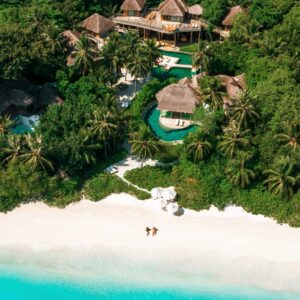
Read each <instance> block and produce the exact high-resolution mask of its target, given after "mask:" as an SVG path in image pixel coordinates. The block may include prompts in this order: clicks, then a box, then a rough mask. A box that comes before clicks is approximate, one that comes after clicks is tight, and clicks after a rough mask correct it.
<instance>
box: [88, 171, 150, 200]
mask: <svg viewBox="0 0 300 300" xmlns="http://www.w3.org/2000/svg"><path fill="white" fill-rule="evenodd" d="M113 193H117V194H118V193H128V194H130V195H132V196H135V197H137V198H138V199H140V200H145V199H149V198H150V194H149V193H146V192H143V191H140V190H138V189H136V188H135V187H133V186H131V185H129V184H127V183H126V182H124V181H123V180H122V179H121V178H119V177H117V176H116V175H111V174H106V173H100V174H99V175H98V176H96V177H94V178H92V179H90V180H88V181H87V182H86V184H85V187H84V194H85V195H86V196H87V197H88V198H89V199H91V200H93V201H99V200H102V199H103V198H105V197H107V196H109V195H110V194H113Z"/></svg>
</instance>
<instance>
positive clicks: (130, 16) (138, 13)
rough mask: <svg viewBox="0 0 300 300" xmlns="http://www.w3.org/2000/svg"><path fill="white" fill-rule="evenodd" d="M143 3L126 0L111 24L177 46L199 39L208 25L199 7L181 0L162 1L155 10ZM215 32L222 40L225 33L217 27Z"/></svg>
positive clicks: (137, 0)
mask: <svg viewBox="0 0 300 300" xmlns="http://www.w3.org/2000/svg"><path fill="white" fill-rule="evenodd" d="M145 3H146V1H145V0H125V1H124V3H123V4H122V6H121V11H122V14H121V15H119V16H116V17H115V18H114V19H113V21H114V22H115V23H116V24H118V25H119V26H120V27H122V28H124V29H135V30H137V31H138V32H139V34H140V36H143V37H144V38H156V39H157V40H158V41H160V42H164V43H169V44H170V45H173V46H176V44H177V42H182V43H184V42H192V41H195V40H198V39H199V38H200V37H201V33H202V30H203V29H204V28H207V27H208V26H209V24H208V23H207V22H205V21H204V20H202V19H201V15H202V13H203V8H202V7H201V6H200V5H193V6H191V7H189V6H188V5H187V4H186V3H185V2H184V0H165V1H163V2H162V3H161V4H160V5H159V6H158V7H157V8H155V9H151V10H149V9H146V8H145ZM214 32H215V33H217V34H218V35H220V36H221V37H227V36H228V33H227V32H223V31H222V30H221V29H220V28H215V29H214Z"/></svg>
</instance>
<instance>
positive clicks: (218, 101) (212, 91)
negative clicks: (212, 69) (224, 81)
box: [200, 77, 225, 110]
mask: <svg viewBox="0 0 300 300" xmlns="http://www.w3.org/2000/svg"><path fill="white" fill-rule="evenodd" d="M207 78H208V77H207ZM200 85H201V88H200V96H201V100H202V101H203V102H204V103H206V104H208V105H209V106H210V107H211V108H212V109H215V110H217V109H221V108H222V107H223V97H224V96H225V93H224V92H223V91H222V90H221V84H220V81H219V80H218V79H217V78H214V77H210V78H208V79H206V80H205V82H204V81H202V82H201V84H200Z"/></svg>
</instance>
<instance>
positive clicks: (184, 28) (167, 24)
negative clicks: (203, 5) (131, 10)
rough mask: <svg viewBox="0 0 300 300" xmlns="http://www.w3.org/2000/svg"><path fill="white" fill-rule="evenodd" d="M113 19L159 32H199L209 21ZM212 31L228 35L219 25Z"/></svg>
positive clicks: (126, 17)
mask: <svg viewBox="0 0 300 300" xmlns="http://www.w3.org/2000/svg"><path fill="white" fill-rule="evenodd" d="M113 21H114V22H115V23H116V24H118V25H126V26H132V27H137V28H141V29H145V30H151V31H155V32H159V33H161V34H175V33H176V32H179V33H180V32H186V33H192V32H200V31H201V30H202V29H203V28H204V29H206V28H208V27H209V23H208V22H206V21H205V20H203V19H200V20H189V21H187V22H184V23H179V22H171V21H163V20H160V19H158V18H155V19H147V16H146V17H128V16H116V17H114V19H113ZM213 32H215V33H217V34H219V35H220V36H221V37H224V38H225V37H228V36H229V33H228V31H225V30H222V29H221V28H219V27H216V28H215V29H213Z"/></svg>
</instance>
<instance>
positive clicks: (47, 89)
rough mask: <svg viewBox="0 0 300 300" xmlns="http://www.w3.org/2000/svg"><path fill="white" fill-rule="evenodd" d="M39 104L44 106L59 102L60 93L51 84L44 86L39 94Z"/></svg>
mask: <svg viewBox="0 0 300 300" xmlns="http://www.w3.org/2000/svg"><path fill="white" fill-rule="evenodd" d="M37 98H38V103H39V104H40V105H43V106H48V105H50V104H53V103H56V102H58V98H59V97H58V91H57V89H56V88H55V87H54V86H53V85H51V84H47V83H46V84H44V85H43V86H42V87H41V88H40V90H39V92H38V97H37Z"/></svg>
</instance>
